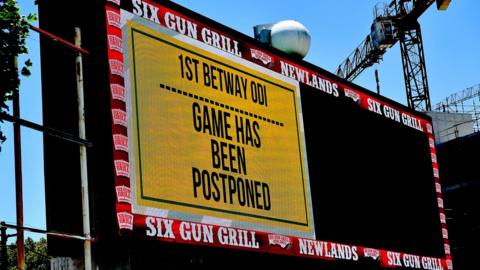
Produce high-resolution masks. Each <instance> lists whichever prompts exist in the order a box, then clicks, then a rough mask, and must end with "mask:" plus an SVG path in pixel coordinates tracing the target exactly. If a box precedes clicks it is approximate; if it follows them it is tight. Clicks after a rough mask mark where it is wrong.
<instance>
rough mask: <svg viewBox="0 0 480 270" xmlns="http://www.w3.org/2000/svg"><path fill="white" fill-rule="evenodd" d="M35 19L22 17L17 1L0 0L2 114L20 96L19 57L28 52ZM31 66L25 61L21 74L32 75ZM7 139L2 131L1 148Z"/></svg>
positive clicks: (30, 15)
mask: <svg viewBox="0 0 480 270" xmlns="http://www.w3.org/2000/svg"><path fill="white" fill-rule="evenodd" d="M35 19H36V17H35V15H34V14H29V15H28V16H27V17H25V16H21V15H20V9H19V7H18V5H17V3H16V1H15V0H0V114H3V113H5V111H6V110H8V106H7V103H6V102H7V101H8V100H11V99H12V97H13V96H14V95H16V94H18V89H19V87H20V78H19V74H18V67H17V57H18V55H19V54H26V53H27V52H28V51H27V47H26V44H25V41H26V38H27V36H28V30H29V21H33V20H35ZM31 66H32V62H31V61H30V59H28V60H27V61H25V63H24V65H23V67H22V69H21V74H22V75H24V76H28V75H30V70H29V68H30V67H31ZM1 119H2V118H0V121H2V120H1ZM5 139H6V138H5V136H4V135H3V133H2V131H1V130H0V146H1V143H2V142H4V141H5ZM0 150H1V148H0Z"/></svg>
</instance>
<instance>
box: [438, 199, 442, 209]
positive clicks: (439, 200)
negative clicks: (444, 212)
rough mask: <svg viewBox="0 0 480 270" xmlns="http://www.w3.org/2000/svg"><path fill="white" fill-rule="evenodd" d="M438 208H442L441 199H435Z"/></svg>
mask: <svg viewBox="0 0 480 270" xmlns="http://www.w3.org/2000/svg"><path fill="white" fill-rule="evenodd" d="M437 203H438V207H440V208H443V199H442V198H437Z"/></svg>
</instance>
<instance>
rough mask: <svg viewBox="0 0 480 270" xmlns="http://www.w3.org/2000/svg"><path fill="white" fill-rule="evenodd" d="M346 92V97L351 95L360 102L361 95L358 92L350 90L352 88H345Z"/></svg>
mask: <svg viewBox="0 0 480 270" xmlns="http://www.w3.org/2000/svg"><path fill="white" fill-rule="evenodd" d="M344 92H345V96H346V97H349V98H351V99H352V100H353V101H355V102H357V103H360V99H361V98H360V95H359V94H358V93H357V92H355V91H353V90H350V89H345V90H344Z"/></svg>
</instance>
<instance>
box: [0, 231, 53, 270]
mask: <svg viewBox="0 0 480 270" xmlns="http://www.w3.org/2000/svg"><path fill="white" fill-rule="evenodd" d="M24 246H25V266H26V269H35V270H48V269H50V259H49V257H48V256H47V240H46V239H45V238H40V240H38V241H34V240H33V239H32V238H30V237H28V238H27V239H25V245H24ZM7 254H8V260H7V262H8V263H7V265H8V270H16V269H17V244H16V243H13V244H10V245H8V249H7Z"/></svg>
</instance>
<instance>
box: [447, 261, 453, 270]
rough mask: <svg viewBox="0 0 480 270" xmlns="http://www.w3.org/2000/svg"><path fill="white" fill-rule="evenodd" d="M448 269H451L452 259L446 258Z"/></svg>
mask: <svg viewBox="0 0 480 270" xmlns="http://www.w3.org/2000/svg"><path fill="white" fill-rule="evenodd" d="M446 263H447V268H448V270H453V264H452V260H446Z"/></svg>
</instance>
